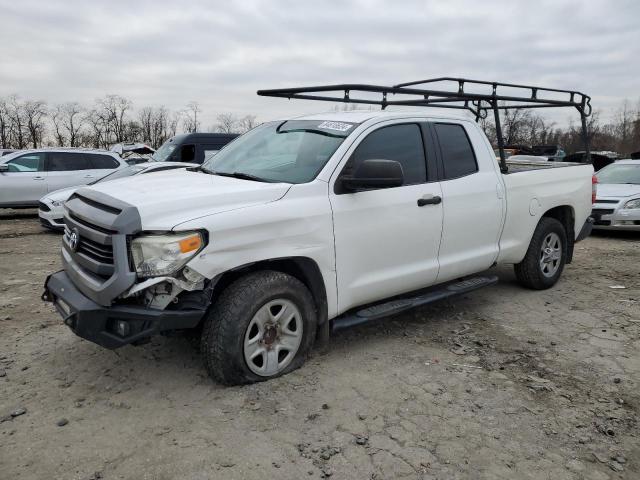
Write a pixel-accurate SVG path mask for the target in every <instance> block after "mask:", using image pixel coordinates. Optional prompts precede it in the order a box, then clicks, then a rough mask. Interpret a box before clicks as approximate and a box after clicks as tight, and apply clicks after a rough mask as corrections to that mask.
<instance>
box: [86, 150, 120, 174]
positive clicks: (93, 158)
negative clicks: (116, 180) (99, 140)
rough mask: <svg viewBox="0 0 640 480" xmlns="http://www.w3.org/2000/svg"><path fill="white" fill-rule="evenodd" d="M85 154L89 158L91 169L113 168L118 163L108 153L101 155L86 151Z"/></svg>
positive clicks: (116, 166)
mask: <svg viewBox="0 0 640 480" xmlns="http://www.w3.org/2000/svg"><path fill="white" fill-rule="evenodd" d="M85 155H86V157H87V158H88V159H89V163H90V165H91V168H93V169H97V170H113V169H114V168H118V166H119V165H120V164H119V163H118V162H117V161H116V159H115V158H113V157H111V156H109V155H102V154H100V153H86V154H85Z"/></svg>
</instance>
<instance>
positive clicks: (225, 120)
mask: <svg viewBox="0 0 640 480" xmlns="http://www.w3.org/2000/svg"><path fill="white" fill-rule="evenodd" d="M216 120H217V121H218V123H217V124H216V126H215V129H216V130H217V131H218V132H220V133H236V132H237V131H238V117H236V116H235V115H234V114H233V113H220V114H219V115H218V116H216Z"/></svg>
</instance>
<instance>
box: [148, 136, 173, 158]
mask: <svg viewBox="0 0 640 480" xmlns="http://www.w3.org/2000/svg"><path fill="white" fill-rule="evenodd" d="M170 142H171V140H167V141H166V142H164V143H163V144H162V146H161V147H160V148H159V149H158V150H156V151H155V153H154V154H153V155H151V158H153V159H154V160H155V161H156V162H165V161H166V160H167V159H168V158H169V157H170V156H171V154H172V153H173V151H174V150H175V149H176V147H177V146H178V145H177V144H175V143H172V142H171V143H170Z"/></svg>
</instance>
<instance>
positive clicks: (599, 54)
mask: <svg viewBox="0 0 640 480" xmlns="http://www.w3.org/2000/svg"><path fill="white" fill-rule="evenodd" d="M216 4H217V5H216ZM639 19H640V1H638V0H608V1H600V0H588V1H587V0H584V1H568V0H556V1H536V2H529V1H515V0H505V1H502V0H500V1H499V0H495V1H487V0H484V1H457V0H446V1H433V2H429V1H406V2H403V1H398V0H396V1H393V2H392V1H386V2H385V1H380V2H376V1H365V0H360V1H349V0H340V1H320V0H316V1H314V2H309V1H294V0H271V1H249V0H241V1H237V2H233V1H230V0H227V1H224V2H214V1H212V0H208V1H202V2H198V1H184V0H180V1H175V0H174V1H166V0H154V1H135V2H134V1H131V0H127V1H123V0H110V1H97V0H95V1H86V0H85V1H78V0H66V1H45V0H41V1H32V0H20V1H16V0H0V95H9V94H13V93H17V94H19V95H21V96H22V97H24V98H34V99H36V98H37V99H44V100H46V101H48V102H49V103H52V104H53V103H58V102H64V101H70V100H77V101H80V102H82V103H86V104H91V103H92V102H93V101H94V99H95V98H97V97H101V96H103V95H105V94H107V93H117V94H120V95H124V96H126V97H128V98H130V99H132V100H133V102H134V105H135V106H136V107H141V106H144V105H166V106H167V107H170V108H172V109H180V108H182V107H183V106H184V105H185V104H186V103H188V102H189V101H191V100H196V101H198V102H199V103H200V106H201V108H202V110H203V117H204V119H203V126H205V127H206V126H209V125H210V124H212V123H213V122H214V118H215V115H216V114H217V113H220V112H234V113H237V114H239V115H245V114H255V115H257V116H258V119H259V120H261V121H264V120H268V119H271V118H276V117H281V116H284V115H290V114H294V113H295V114H297V113H306V112H314V111H320V110H327V109H329V108H331V105H325V104H315V103H313V102H304V101H286V100H279V99H270V98H263V97H258V96H256V94H255V91H256V90H257V89H259V88H276V87H284V86H301V85H314V84H321V83H347V82H360V83H381V84H394V83H399V82H404V81H409V80H414V79H420V78H429V77H437V76H443V75H447V76H465V77H468V78H478V79H487V80H499V81H507V82H518V83H531V84H537V85H541V86H551V87H557V88H568V89H576V90H580V91H583V92H585V93H587V94H589V95H591V96H592V97H593V99H594V101H593V104H594V107H595V108H596V109H600V110H602V113H603V116H604V117H605V118H608V117H610V116H611V114H612V112H613V110H614V109H615V108H617V107H618V105H619V103H620V102H621V101H622V99H624V98H629V99H630V100H631V101H633V102H634V103H635V102H636V101H638V99H640V26H639V21H638V20H639ZM562 115H566V114H564V113H563V114H562Z"/></svg>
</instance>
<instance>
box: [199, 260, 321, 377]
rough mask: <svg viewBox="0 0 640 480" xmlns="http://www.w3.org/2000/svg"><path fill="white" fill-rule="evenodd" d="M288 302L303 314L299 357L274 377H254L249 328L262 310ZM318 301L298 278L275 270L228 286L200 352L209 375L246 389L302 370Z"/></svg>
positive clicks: (206, 323)
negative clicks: (248, 347) (272, 303)
mask: <svg viewBox="0 0 640 480" xmlns="http://www.w3.org/2000/svg"><path fill="white" fill-rule="evenodd" d="M279 299H285V300H288V301H289V302H292V303H293V304H294V305H295V307H296V308H297V309H298V311H299V312H300V316H301V323H302V339H301V341H300V345H299V347H298V350H297V352H296V353H295V356H294V357H293V359H292V360H291V361H290V363H289V364H288V365H287V366H286V367H285V368H284V369H283V370H282V371H280V372H278V373H276V374H274V375H271V376H262V375H258V374H256V373H254V372H253V371H252V370H251V369H250V368H249V366H248V365H247V362H246V360H245V355H244V341H245V334H246V333H247V328H248V327H249V325H250V324H251V321H252V319H253V317H254V315H255V314H256V312H258V310H259V309H260V308H262V307H263V306H265V305H266V304H267V303H269V302H270V301H274V300H279ZM316 321H317V320H316V309H315V305H314V302H313V297H312V296H311V293H310V292H309V290H308V289H307V288H306V287H305V285H304V284H303V283H302V282H300V281H299V280H298V279H296V278H294V277H292V276H291V275H287V274H285V273H281V272H275V271H270V270H265V271H260V272H253V273H250V274H247V275H246V276H244V277H242V278H240V279H238V280H236V281H235V282H233V283H232V284H231V285H229V286H228V287H227V288H226V289H225V290H224V291H223V292H222V294H221V295H220V296H219V297H218V299H217V301H216V302H215V304H214V305H213V306H212V308H211V309H210V311H209V313H208V314H207V317H206V319H205V321H204V327H203V331H202V338H201V341H200V350H201V353H202V355H203V357H204V363H205V367H206V369H207V372H208V373H209V375H210V376H211V377H212V378H213V379H214V380H216V381H218V382H220V383H222V384H225V385H241V384H246V383H253V382H260V381H264V380H269V379H271V378H275V377H279V376H281V375H284V374H286V373H289V372H291V371H292V370H295V369H296V368H299V367H300V366H301V365H302V364H303V363H304V362H305V360H306V359H307V356H308V355H309V352H310V351H311V348H312V346H313V341H314V337H315V333H316Z"/></svg>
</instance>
